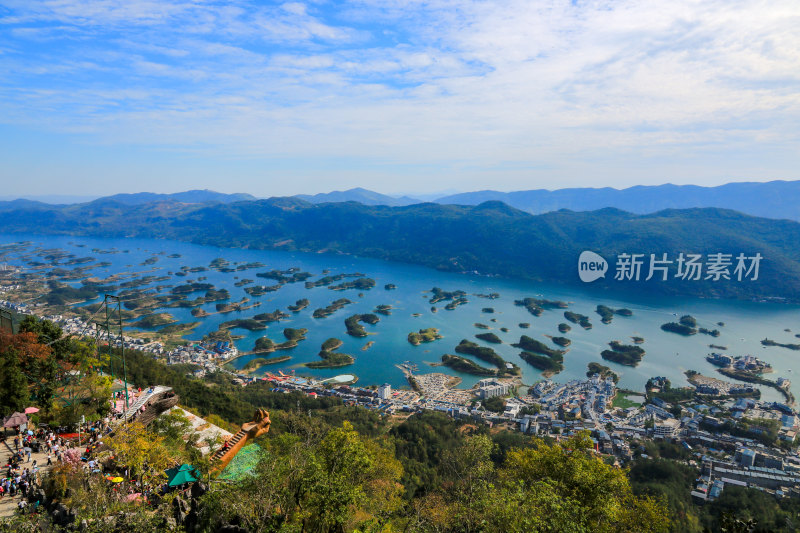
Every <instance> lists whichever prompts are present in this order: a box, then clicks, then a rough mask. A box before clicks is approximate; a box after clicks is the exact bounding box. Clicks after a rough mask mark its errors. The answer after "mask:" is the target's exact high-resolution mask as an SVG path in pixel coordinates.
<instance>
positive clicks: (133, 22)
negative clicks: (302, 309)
mask: <svg viewBox="0 0 800 533" xmlns="http://www.w3.org/2000/svg"><path fill="white" fill-rule="evenodd" d="M797 27H800V4H797V2H795V1H793V0H776V1H771V2H762V1H755V0H754V1H744V0H740V1H734V2H731V1H729V0H707V1H705V2H696V1H693V0H675V1H673V2H669V3H663V2H659V3H653V2H646V1H632V0H629V1H622V2H611V1H602V0H600V1H591V0H586V1H568V0H540V1H530V0H523V1H504V2H493V1H459V2H448V1H438V0H432V1H426V2H421V1H420V2H408V1H400V0H396V1H395V0H380V1H377V0H375V1H372V0H357V1H352V2H347V3H342V4H339V3H328V2H314V3H301V2H286V3H269V4H267V3H264V2H256V1H253V2H242V1H239V2H232V1H226V0H131V1H127V2H118V1H114V0H44V1H41V2H29V1H22V0H0V52H2V53H0V71H2V72H3V73H4V74H2V75H0V122H2V123H5V124H6V125H9V126H12V127H13V126H19V127H26V128H33V129H36V130H40V131H44V132H49V133H56V134H60V135H71V134H80V135H82V136H84V137H83V138H84V139H87V142H93V143H97V144H102V145H108V144H116V145H122V144H124V145H140V146H147V147H155V148H158V149H159V150H190V151H191V150H197V149H200V148H201V149H202V152H203V155H204V157H215V154H216V155H217V156H219V157H223V156H224V157H230V156H231V155H237V154H238V155H239V156H242V157H249V158H262V159H263V160H264V161H265V164H268V162H269V161H272V160H275V159H276V158H289V159H296V160H301V159H303V158H307V159H317V160H320V161H325V160H330V161H332V160H333V158H345V159H347V160H349V161H357V160H359V159H363V160H364V161H370V162H371V168H372V169H373V172H374V173H375V174H376V175H377V176H378V177H380V176H381V175H385V176H394V175H396V173H397V172H398V169H401V170H402V169H406V168H407V166H406V165H408V164H412V165H419V166H421V167H425V168H427V169H428V170H427V171H426V173H425V174H424V175H421V176H410V177H409V179H410V180H412V181H413V180H414V179H419V185H420V186H424V185H426V184H428V183H430V179H431V177H432V176H437V177H439V178H441V179H443V180H444V183H442V184H437V187H438V188H442V187H450V186H456V187H461V188H470V187H472V186H473V184H480V182H481V181H485V180H486V179H487V177H490V176H491V179H492V186H494V187H499V188H508V189H512V188H517V189H518V188H524V187H525V186H526V185H529V186H554V185H555V184H578V183H582V184H588V183H589V180H590V179H591V178H590V177H588V176H587V173H588V172H593V173H594V174H593V175H594V176H601V178H602V177H605V178H606V179H617V180H622V181H627V182H628V183H630V182H636V181H639V182H645V181H647V180H649V179H655V180H657V181H666V180H668V179H670V176H675V177H674V178H673V179H674V180H675V181H679V180H681V179H688V177H691V179H695V180H698V179H700V180H702V179H713V180H717V181H718V180H719V179H720V178H721V176H722V175H723V174H725V173H727V174H728V175H730V176H731V177H739V178H743V177H754V178H762V179H766V178H770V177H774V178H792V177H793V178H800V174H798V170H797V169H800V155H798V154H800V150H797V146H798V145H799V144H800V131H798V127H797V124H800V53H798V50H800V33H798V32H797V30H796V28H797ZM87 136H88V137H87ZM726 147H727V148H726ZM743 147H744V152H746V153H747V154H750V157H751V159H752V161H751V162H750V164H749V165H745V166H743V165H742V164H741V161H737V164H736V165H735V166H734V165H728V166H726V163H725V157H724V153H725V150H726V149H728V150H732V151H736V152H737V153H738V154H742V153H743V151H742V150H743ZM792 148H794V153H795V155H794V156H791V151H792ZM776 153H778V154H780V157H777V158H776V157H773V156H774V154H776ZM760 154H764V155H765V157H764V158H763V159H762V160H760V161H759V155H760ZM766 154H769V155H770V157H769V158H768V157H766ZM679 160H683V161H685V162H686V163H685V166H684V167H680V166H677V165H678V163H677V161H679ZM653 165H662V166H661V167H659V168H657V169H655V170H653V168H652V166H653ZM713 165H717V167H716V168H715V170H714V171H713V172H710V171H709V170H708V169H709V167H711V166H713ZM480 169H485V170H480ZM537 169H538V170H537ZM740 169H746V170H747V171H748V172H751V173H755V174H756V175H751V176H738V175H735V173H736V172H737V171H739V170H740ZM298 172H302V171H301V170H298ZM308 172H311V170H308ZM676 174H677V175H676ZM653 176H656V177H655V178H654V177H653ZM553 178H554V179H557V180H558V181H557V182H556V183H553V182H550V181H548V179H553ZM354 179H355V178H354ZM359 179H360V178H359ZM525 180H529V181H532V180H539V182H538V183H528V182H526V181H525ZM565 180H566V181H565ZM615 183H617V182H615ZM619 183H621V182H619ZM356 184H358V183H344V184H341V185H342V186H349V185H356ZM362 184H363V183H362ZM373 185H374V184H373ZM387 187H389V188H391V186H389V185H387ZM240 188H245V187H240ZM320 188H324V187H320ZM377 188H381V187H380V186H378V187H377ZM385 188H386V187H384V189H385ZM404 188H406V189H408V188H409V185H408V184H404ZM286 192H292V191H286Z"/></svg>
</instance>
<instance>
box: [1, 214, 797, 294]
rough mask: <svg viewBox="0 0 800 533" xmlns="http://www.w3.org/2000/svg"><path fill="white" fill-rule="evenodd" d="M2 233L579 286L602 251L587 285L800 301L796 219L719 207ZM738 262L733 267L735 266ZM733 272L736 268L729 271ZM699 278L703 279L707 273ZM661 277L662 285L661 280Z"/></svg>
mask: <svg viewBox="0 0 800 533" xmlns="http://www.w3.org/2000/svg"><path fill="white" fill-rule="evenodd" d="M4 217H5V220H7V221H10V223H8V224H6V225H5V231H6V232H34V233H57V234H72V235H92V236H104V237H153V238H168V239H177V240H184V241H190V242H194V243H200V244H213V245H218V246H227V247H242V248H261V249H266V248H278V249H285V250H303V251H314V252H316V251H321V250H322V251H329V252H343V253H350V254H356V255H361V256H369V257H377V258H383V259H389V260H394V261H404V262H409V263H416V264H422V265H427V266H431V267H434V268H439V269H444V270H450V271H478V272H480V273H482V274H491V275H501V276H507V277H520V278H527V279H536V280H546V281H554V282H562V283H580V281H579V280H578V272H577V268H578V256H579V255H580V253H581V252H582V251H583V250H592V251H594V252H597V253H599V254H601V255H603V256H604V257H605V258H606V259H607V260H608V262H609V269H610V272H609V273H608V275H606V277H605V278H604V279H599V280H597V281H595V282H594V283H593V284H592V286H599V287H605V288H609V289H612V290H618V289H625V288H628V289H632V290H635V291H638V292H656V293H672V294H687V295H688V294H693V295H706V296H720V297H740V298H763V297H785V298H787V299H790V300H794V301H800V246H798V243H800V223H797V222H792V221H787V220H771V219H764V218H756V217H751V216H747V215H743V214H741V213H738V212H734V211H727V210H721V209H688V210H667V211H661V212H659V213H655V214H650V215H634V214H631V213H626V212H623V211H619V210H616V209H610V208H609V209H601V210H599V211H592V212H579V213H576V212H572V211H557V212H553V213H548V214H544V215H531V214H528V213H525V212H523V211H520V210H517V209H514V208H512V207H509V206H508V205H506V204H503V203H501V202H486V203H483V204H481V205H478V206H457V205H438V204H430V203H426V204H417V205H411V206H405V207H387V206H365V205H362V204H359V203H355V202H344V203H324V204H318V205H313V204H310V203H308V202H305V201H303V200H299V199H297V198H272V199H269V200H258V201H249V202H237V203H232V204H216V205H205V206H203V205H194V206H192V205H185V204H175V203H150V204H143V205H125V204H121V203H118V202H113V201H104V202H93V203H90V204H81V205H73V206H65V207H57V206H53V207H52V208H49V209H42V208H41V207H39V208H36V209H26V208H22V209H10V210H7V211H5V212H4ZM680 252H684V253H687V254H688V253H701V254H704V256H705V255H706V254H711V253H717V252H720V253H726V254H733V256H734V257H735V256H736V255H737V254H739V253H744V254H746V255H748V256H753V255H755V254H756V253H760V254H761V256H762V257H763V260H762V262H761V264H760V271H759V277H758V280H756V281H751V280H744V281H736V280H735V279H733V280H730V281H727V280H724V279H722V280H719V281H711V280H704V279H701V280H699V281H691V280H682V279H675V278H674V273H675V265H672V267H671V270H670V276H669V277H670V279H669V280H668V281H660V280H659V281H657V280H656V279H653V280H650V281H644V278H645V277H646V276H647V266H646V265H645V266H644V267H643V269H642V276H641V279H640V281H638V282H636V281H615V280H614V279H613V278H614V265H615V262H616V256H617V254H620V253H641V254H646V256H647V258H648V259H649V254H651V253H653V254H658V255H659V256H660V254H662V253H667V254H668V256H669V257H670V258H671V259H673V260H674V259H676V257H677V254H678V253H680ZM734 263H735V261H734ZM730 271H731V273H732V272H733V267H731V269H730ZM704 275H705V273H704ZM658 279H660V278H658Z"/></svg>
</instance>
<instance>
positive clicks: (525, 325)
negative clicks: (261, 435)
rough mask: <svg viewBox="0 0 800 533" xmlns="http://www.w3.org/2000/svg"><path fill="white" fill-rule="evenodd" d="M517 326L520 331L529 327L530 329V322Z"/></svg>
mask: <svg viewBox="0 0 800 533" xmlns="http://www.w3.org/2000/svg"><path fill="white" fill-rule="evenodd" d="M518 325H519V327H520V329H528V328H529V327H531V324H530V322H520V323H519V324H518Z"/></svg>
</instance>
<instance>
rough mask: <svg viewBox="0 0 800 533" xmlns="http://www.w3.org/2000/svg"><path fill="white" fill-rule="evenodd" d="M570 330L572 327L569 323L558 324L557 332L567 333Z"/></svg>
mask: <svg viewBox="0 0 800 533" xmlns="http://www.w3.org/2000/svg"><path fill="white" fill-rule="evenodd" d="M570 330H572V327H571V326H570V325H569V324H565V323H564V322H562V323H561V324H559V325H558V332H559V333H569V332H570Z"/></svg>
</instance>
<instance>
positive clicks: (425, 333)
mask: <svg viewBox="0 0 800 533" xmlns="http://www.w3.org/2000/svg"><path fill="white" fill-rule="evenodd" d="M441 338H442V336H441V335H440V334H439V330H438V329H436V328H426V329H421V330H419V332H418V333H415V332H413V331H412V332H411V333H409V334H408V342H409V343H411V344H413V345H414V346H418V345H419V344H420V343H423V342H433V341H435V340H437V339H441Z"/></svg>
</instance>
